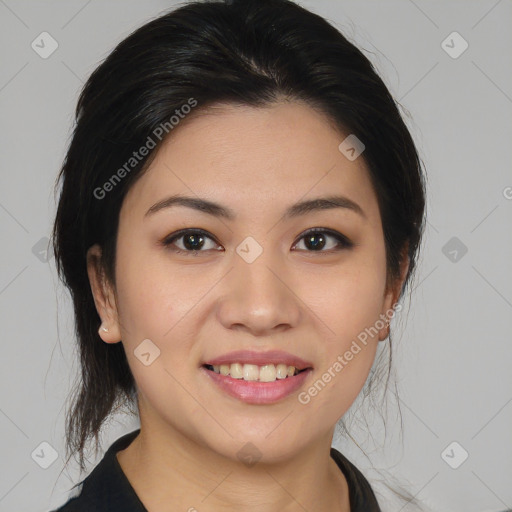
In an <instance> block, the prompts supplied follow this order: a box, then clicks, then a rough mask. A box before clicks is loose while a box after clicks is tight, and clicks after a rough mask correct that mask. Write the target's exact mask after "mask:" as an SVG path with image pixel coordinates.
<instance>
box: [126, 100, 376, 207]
mask: <svg viewBox="0 0 512 512" xmlns="http://www.w3.org/2000/svg"><path fill="white" fill-rule="evenodd" d="M347 135H348V134H344V133H342V132H341V131H340V130H339V129H337V128H336V127H335V126H334V125H333V124H332V123H330V122H329V120H328V119H327V118H326V117H325V116H324V115H323V114H321V113H319V112H317V111H316V110H313V109H312V108H311V107H309V106H307V105H305V104H303V103H300V102H292V103H279V104H277V105H273V106H270V107H264V108H255V107H248V106H238V105H236V106H235V105H218V106H214V107H211V108H209V109H208V110H205V111H198V112H196V113H194V114H193V115H190V116H189V118H185V119H184V121H181V125H178V126H177V128H174V130H173V131H172V132H171V133H170V135H169V136H168V137H167V139H166V140H165V141H164V142H163V144H162V145H161V147H160V148H159V150H158V153H157V155H156V157H155V159H154V160H153V161H152V163H151V165H150V166H149V168H148V170H147V172H146V173H145V174H144V175H143V176H142V177H141V178H140V180H138V181H137V182H136V183H135V184H134V185H133V186H132V188H131V189H130V190H129V192H128V194H127V196H126V198H125V202H124V203H123V209H124V211H125V213H126V212H128V213H129V215H137V216H138V217H141V216H144V214H145V212H146V211H147V209H148V208H149V207H150V206H151V205H152V204H154V203H155V202H156V201H158V200H161V199H163V198H164V197H165V196H166V195H169V194H171V193H182V194H186V195H188V196H191V195H192V196H197V197H201V198H208V199H211V200H213V201H216V202H222V203H224V204H225V203H226V202H227V203H229V205H230V206H231V208H232V209H234V210H235V211H239V212H240V216H243V215H244V214H245V215H249V216H250V215H252V216H254V212H255V209H256V211H271V210H275V209H276V208H277V209H284V208H285V207H286V206H288V205H289V204H292V203H295V202H297V201H299V200H300V199H307V198H313V197H318V196H321V195H332V194H334V193H340V194H343V195H346V196H348V197H349V198H350V199H352V200H353V201H355V202H358V203H359V204H361V206H363V208H365V210H369V211H368V213H369V214H370V216H371V215H372V214H375V213H377V214H378V211H377V212H375V207H376V197H375V195H374V192H373V187H372V185H371V181H370V178H369V174H368V170H367V168H366V164H365V162H364V160H363V158H362V157H359V158H357V159H355V160H353V161H351V160H349V159H347V158H346V157H345V156H344V154H342V153H341V152H340V150H339V149H338V146H339V145H340V143H341V142H342V141H343V140H344V139H345V138H346V136H347ZM123 209H122V210H123ZM372 211H373V213H372Z"/></svg>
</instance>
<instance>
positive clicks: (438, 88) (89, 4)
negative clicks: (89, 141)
mask: <svg viewBox="0 0 512 512" xmlns="http://www.w3.org/2000/svg"><path fill="white" fill-rule="evenodd" d="M299 3H301V4H302V5H304V6H305V7H308V8H310V9H312V10H314V11H316V12H318V13H319V14H321V15H323V16H326V17H327V18H328V19H329V20H331V21H332V22H333V23H334V24H336V26H337V27H338V28H340V29H341V30H342V31H343V32H344V34H345V35H346V36H347V37H348V38H349V39H350V40H351V41H353V42H355V43H356V44H357V45H358V46H359V47H360V48H361V49H362V50H363V51H364V53H365V54H366V55H367V56H368V57H369V59H370V60H371V61H372V62H373V63H374V65H375V66H376V68H377V70H378V71H379V72H380V74H381V76H382V77H383V78H384V80H385V82H386V83H387V85H388V87H389V88H390V90H391V92H392V94H393V95H394V96H395V97H396V98H397V99H398V100H399V101H400V103H401V105H402V106H403V107H404V112H405V115H406V122H407V124H408V126H409V127H410V129H411V132H412V134H413V136H414V138H415V140H416V142H417V145H418V147H419V150H420V153H421V157H422V158H423V161H424V163H425V165H426V168H427V173H428V180H429V182H428V195H429V198H428V220H429V224H428V227H427V232H426V237H425V242H424V245H423V248H424V252H423V255H422V258H421V260H420V263H419V268H418V277H417V280H416V282H415V287H416V288H415V290H414V294H413V300H412V301H411V304H410V311H409V313H408V314H407V313H406V312H407V310H408V306H409V302H408V301H406V307H405V308H404V313H402V314H401V315H402V316H403V317H404V318H403V319H402V320H401V321H400V322H398V323H397V326H396V327H397V328H398V329H399V330H400V333H398V332H397V333H396V334H395V346H396V352H395V354H396V357H395V364H396V375H397V379H398V389H399V392H400V395H399V396H400V402H399V404H400V408H401V411H402V414H403V420H404V436H403V439H401V438H400V437H399V420H398V419H397V418H396V414H394V413H393V412H392V413H390V414H389V416H388V419H387V423H386V425H387V428H388V437H387V438H386V439H385V440H384V437H383V426H382V422H380V420H379V418H378V415H377V416H376V418H375V421H372V416H371V415H370V417H369V420H370V433H368V432H366V427H365V426H364V424H361V426H360V427H359V429H358V428H357V425H356V424H355V425H354V427H353V428H354V430H353V431H352V432H353V436H354V438H355V439H357V440H358V442H359V443H360V444H361V446H362V447H363V448H364V450H365V451H366V452H367V453H368V455H369V457H370V458H371V460H372V462H373V463H374V464H375V467H376V468H377V470H378V471H377V470H375V469H372V468H371V467H370V463H369V462H368V460H367V458H366V457H365V456H364V455H363V453H362V452H361V451H360V450H359V449H358V448H357V447H356V446H355V444H354V443H353V442H352V441H350V440H345V439H343V438H342V437H340V436H336V438H335V443H334V445H335V446H336V447H337V448H338V449H340V450H341V451H343V452H344V453H345V454H346V455H347V456H348V457H349V458H351V459H352V460H353V462H354V463H355V464H356V465H358V467H360V468H361V469H362V470H363V471H364V472H365V474H366V475H367V476H368V478H369V479H370V481H371V482H372V485H374V486H375V489H376V492H377V494H378V496H379V497H380V499H381V502H382V507H383V510H384V511H398V510H404V511H405V512H407V511H410V510H413V509H414V508H413V507H412V506H409V505H407V506H403V503H402V504H397V503H394V502H393V501H392V499H391V498H388V497H387V496H388V494H389V493H384V489H385V487H384V486H383V485H381V484H380V483H379V482H378V478H382V477H381V476H380V475H379V471H384V470H387V471H388V472H389V473H391V474H392V475H394V476H395V477H396V478H397V481H399V482H402V483H403V484H404V485H405V486H406V487H407V488H408V489H409V490H410V492H411V493H412V494H413V495H416V496H417V498H418V499H420V500H422V501H423V502H424V503H427V504H429V505H430V506H431V507H432V510H436V511H437V510H438V511H451V510H454V511H462V510H464V511H465V512H474V511H484V510H485V511H487V510H488V511H491V510H493V511H498V510H504V509H506V508H512V428H511V427H512V403H511V402H512V372H511V371H510V362H511V360H512V357H511V356H512V343H511V332H512V315H511V313H512V270H511V262H512V257H511V256H512V229H511V220H512V188H511V187H512V172H511V161H512V158H511V157H512V149H511V147H512V116H511V113H512V66H511V62H510V60H511V55H512V52H511V49H512V45H511V42H512V33H511V32H512V31H511V30H510V28H511V27H510V20H512V2H511V1H510V0H508V1H507V0H500V1H496V0H492V1H483V0H482V1H444V2H440V1H439V2H434V1H420V0H415V1H414V2H413V1H408V0H400V1H380V2H378V1H374V2H370V1H361V0H359V1H345V0H343V1H341V0H324V1H319V0H317V1H312V0H308V1H302V2H299ZM173 5H175V3H174V2H171V1H147V2H140V1H123V2H121V1H113V0H110V1H102V2H100V1H99V0H90V1H83V0H80V1H78V0H72V1H71V0H67V1H14V0H0V38H1V46H0V48H1V50H0V51H1V58H2V60H1V62H2V66H1V69H0V108H1V113H2V115H1V121H0V123H1V124H0V130H1V141H2V151H1V153H0V158H1V173H0V229H1V235H2V236H1V238H2V251H1V252H0V261H1V267H0V315H1V316H0V318H1V322H0V325H1V334H2V357H1V358H0V365H1V370H0V389H1V400H0V432H1V437H0V443H1V450H2V451H1V453H2V458H1V462H0V465H1V467H0V472H1V475H2V477H1V479H0V511H12V510H16V511H17V512H29V511H30V512H37V511H39V512H45V511H47V510H49V509H50V508H53V507H56V506H57V505H59V504H61V503H63V502H64V501H65V500H66V497H67V490H68V489H69V487H70V486H71V485H72V483H74V482H75V478H76V477H77V473H76V469H75V466H74V465H72V466H70V467H69V468H68V469H67V470H65V471H62V472H61V470H62V467H63V462H64V436H63V433H64V410H65V405H66V399H67V397H68V392H69V389H70V386H71V383H72V380H73V378H74V376H75V374H76V372H77V369H78V365H77V360H76V358H75V353H74V348H73V316H72V309H71V305H70V299H69V297H68V295H67V293H66V291H65V290H64V289H63V287H62V286H61V285H60V284H59V282H58V281H57V278H56V272H55V267H54V260H53V259H52V258H50V260H49V261H45V254H44V250H43V251H41V247H43V246H44V245H45V243H46V241H47V240H45V237H48V236H49V234H50V229H51V223H52V220H53V215H54V213H55V201H54V198H53V192H52V186H53V182H54V179H55V176H56V173H57V171H58V169H59V167H60V165H61V163H62V159H63V157H64V154H65V149H66V145H67V143H68V140H69V137H70V134H71V129H72V119H73V111H74V108H75V104H76V100H77V97H78V92H79V89H80V87H81V86H82V83H83V82H84V81H85V79H86V78H87V77H88V75H89V74H90V73H91V72H92V71H93V69H94V68H95V67H96V65H97V64H98V63H99V61H100V60H101V59H103V58H104V57H105V56H106V55H107V54H108V53H109V52H110V50H112V49H113V47H114V45H115V44H116V43H117V42H119V41H120V40H121V39H123V38H124V37H126V36H127V35H128V34H129V33H130V32H131V31H132V30H133V29H135V28H136V27H138V26H140V25H141V24H143V23H144V22H146V21H148V20H149V19H150V18H153V17H154V16H156V15H158V14H159V13H161V12H162V11H163V10H166V9H168V8H170V7H172V6H173ZM43 31H47V32H49V33H50V34H51V36H52V37H53V38H54V39H55V40H56V41H57V42H58V48H57V50H56V51H55V52H54V53H53V54H52V55H51V56H50V57H48V58H47V59H43V58H41V57H40V56H39V55H38V54H37V53H36V52H35V51H34V50H33V49H32V47H31V43H32V41H34V40H36V38H37V37H38V36H39V34H40V33H41V32H43ZM453 31H457V32H458V33H459V34H460V35H461V36H462V37H463V38H464V40H466V41H467V43H468V44H469V47H468V48H467V50H466V51H465V52H464V53H462V54H461V55H460V56H458V57H457V58H453V57H451V56H450V55H449V54H448V53H447V52H446V51H445V49H443V47H442V42H443V41H444V40H445V39H446V38H447V36H448V35H449V34H451V33H452V32H453ZM452 39H453V37H452ZM447 44H448V45H450V46H452V47H453V48H452V49H451V50H450V51H451V52H452V53H453V52H454V51H455V52H457V51H458V50H460V49H461V48H462V46H461V41H460V40H457V39H454V40H453V43H452V42H451V40H450V39H448V41H447ZM507 187H508V188H507ZM453 237H456V240H452V239H453ZM41 240H42V241H41ZM446 244H448V245H446ZM464 247H465V248H467V252H466V253H465V254H463V249H464ZM454 251H455V252H454ZM454 260H455V261H454ZM399 334H400V335H399ZM389 410H390V411H394V410H396V399H392V400H390V403H389ZM353 411H354V408H352V410H351V413H352V412H353ZM137 426H138V423H137V420H136V419H135V418H129V417H126V416H123V415H119V416H116V417H115V418H114V420H113V421H111V422H110V423H109V425H108V427H107V428H106V429H105V431H104V435H103V437H102V441H103V447H104V448H107V447H108V446H109V445H110V443H111V442H112V441H113V440H114V439H116V438H117V437H119V436H120V435H122V434H123V433H125V432H128V431H131V430H133V429H134V428H137ZM372 437H373V438H374V441H372ZM44 441H46V442H47V443H50V445H51V446H52V447H53V448H54V449H55V450H56V451H57V453H58V458H57V459H56V460H55V462H54V463H53V464H52V465H50V466H49V467H48V468H47V469H43V468H41V467H40V466H39V465H38V464H37V463H36V462H35V461H34V460H33V458H32V457H31V454H32V453H33V452H34V450H36V452H37V450H39V451H40V444H41V443H42V442H44ZM454 441H455V442H457V443H458V445H457V446H456V448H455V449H454V451H453V452H452V451H450V450H448V454H449V457H448V458H447V457H446V455H445V456H444V457H443V455H442V454H443V453H444V451H445V449H446V448H447V447H448V446H449V445H450V444H451V443H452V442H454ZM459 446H460V447H459ZM462 449H464V450H466V451H467V452H468V454H469V456H468V458H467V460H465V461H464V463H463V464H461V465H460V466H459V467H458V468H457V469H453V468H452V467H450V466H449V465H448V464H447V462H445V460H450V461H451V462H452V464H454V463H455V462H457V461H460V458H459V457H460V454H461V453H462V452H461V450H462ZM45 453H47V451H45ZM100 457H101V453H100V454H98V455H97V456H96V457H95V456H94V454H93V453H92V454H91V458H90V468H91V469H92V467H93V466H94V464H95V463H96V462H97V461H99V459H100ZM382 474H383V475H384V474H385V473H382ZM401 507H403V508H401Z"/></svg>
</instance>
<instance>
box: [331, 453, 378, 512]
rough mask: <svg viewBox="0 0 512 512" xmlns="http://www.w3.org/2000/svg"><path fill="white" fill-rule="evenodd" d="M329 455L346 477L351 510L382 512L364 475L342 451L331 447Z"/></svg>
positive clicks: (356, 511)
mask: <svg viewBox="0 0 512 512" xmlns="http://www.w3.org/2000/svg"><path fill="white" fill-rule="evenodd" d="M331 457H332V458H333V459H334V461H335V462H336V464H337V465H338V467H339V468H340V470H341V471H342V472H343V474H344V475H345V478H346V479H347V484H348V488H349V497H350V507H351V511H352V512H382V511H381V508H380V507H379V504H378V502H377V498H376V497H375V493H374V492H373V489H372V487H371V485H370V482H368V480H367V479H366V477H365V476H364V475H363V474H362V473H361V471H359V469H357V467H356V466H355V465H354V464H352V462H350V461H349V460H348V459H347V458H346V457H345V456H344V455H343V454H342V453H340V452H339V451H338V450H336V449H335V448H331Z"/></svg>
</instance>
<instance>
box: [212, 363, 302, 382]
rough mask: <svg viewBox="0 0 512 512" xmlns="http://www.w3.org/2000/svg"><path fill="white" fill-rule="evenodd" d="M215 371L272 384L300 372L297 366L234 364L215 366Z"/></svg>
mask: <svg viewBox="0 0 512 512" xmlns="http://www.w3.org/2000/svg"><path fill="white" fill-rule="evenodd" d="M213 371H214V372H215V373H220V374H222V375H229V376H230V377H231V378H233V379H244V380H259V381H261V382H272V381H275V380H276V378H277V379H285V378H286V377H292V376H293V375H294V374H295V373H298V370H297V369H296V368H295V366H287V365H286V364H278V365H273V364H265V365H263V366H258V365H256V364H241V363H233V364H231V365H229V364H221V365H213Z"/></svg>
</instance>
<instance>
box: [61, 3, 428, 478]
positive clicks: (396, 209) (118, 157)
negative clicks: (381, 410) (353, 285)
mask: <svg viewBox="0 0 512 512" xmlns="http://www.w3.org/2000/svg"><path fill="white" fill-rule="evenodd" d="M283 100H285V101H301V102H305V103H306V104H307V105H309V106H311V107H312V108H313V109H315V110H316V111H318V112H321V113H323V114H324V115H325V116H326V117H327V118H328V119H329V121H330V122H331V123H333V125H334V126H336V127H337V128H338V129H339V130H340V131H341V132H342V133H345V134H346V135H348V134H354V135H355V136H356V137H357V138H358V139H359V140H361V141H362V142H363V143H364V145H365V149H364V152H363V154H362V155H361V158H363V159H364V161H365V163H366V164H367V167H368V169H369V173H370V177H371V182H372V184H373V187H374V190H375V193H376V196H377V199H378V205H379V209H380V215H381V219H382V228H383V233H384V241H385V249H386V263H387V278H388V282H389V283H391V282H393V281H394V280H395V279H398V278H399V276H400V264H401V262H402V261H403V258H404V257H408V259H409V269H408V272H407V275H406V279H405V282H404V286H403V287H402V289H401V293H400V297H402V296H403V293H404V290H405V289H406V287H407V286H409V282H410V280H411V277H412V275H413V272H414V269H415V264H416V259H417V255H418V250H419V245H420V241H421V237H422V233H423V228H424V210H425V183H424V176H423V173H422V165H421V161H420V158H419V156H418V153H417V150H416V148H415V144H414V142H413V140H412V137H411V135H410V133H409V131H408V129H407V127H406V125H405V123H404V121H403V119H402V117H401V114H400V112H399V109H398V106H397V103H396V102H395V100H394V99H393V97H392V96H391V94H390V92H389V91H388V89H387V87H386V86H385V84H384V83H383V81H382V80H381V78H380V77H379V76H378V74H377V73H376V71H375V69H374V67H373V65H372V64H371V63H370V61H369V60H368V59H367V58H366V57H365V55H364V54H363V53H362V52H361V51H360V50H359V49H358V48H356V47H355V46H354V45H353V44H352V43H350V42H349V41H348V40H347V39H346V38H345V36H343V35H342V34H341V33H340V32H339V30H337V29H336V28H335V27H333V26H332V25H331V24H329V23H328V22H327V21H326V20H325V19H323V18H322V17H321V16H319V15H316V14H313V13H312V12H310V11H308V10H306V9H304V8H302V7H300V6H299V5H297V4H295V3H293V2H292V1H289V0H233V1H228V0H226V1H198V2H190V3H187V4H184V5H182V6H180V7H179V8H175V9H173V10H172V11H170V12H168V13H166V14H164V15H161V16H159V17H157V18H155V19H153V20H151V21H150V22H148V23H146V24H145V25H143V26H142V27H140V28H139V29H137V30H135V31H134V32H133V33H132V34H130V35H129V36H128V37H127V38H126V39H124V40H123V41H121V42H120V43H119V44H118V45H117V47H116V48H115V49H114V50H113V51H112V52H111V53H110V54H109V55H108V57H107V58H106V59H105V60H104V61H103V62H102V63H101V64H100V65H99V66H98V67H97V68H96V69H95V71H94V72H93V73H92V74H91V76H90V77H89V79H88V80H87V82H86V83H85V85H84V87H83V89H82V91H81V94H80V97H79V100H78V104H77V107H76V122H75V126H74V131H73V135H72V139H71V141H70V144H69V147H68V150H67V154H66V156H65V160H64V162H63V165H62V168H61V170H60V173H59V175H58V177H57V181H56V187H57V186H58V185H61V187H62V188H61V195H60V199H59V203H58V209H57V214H56V218H55V223H54V227H53V234H52V235H53V239H52V241H53V249H54V253H55V258H56V264H57V270H58V273H59V276H60V278H61V279H62V280H63V282H64V283H65V285H66V286H67V287H68V288H69V290H70V293H71V297H72V300H73V305H74V314H75V323H76V337H77V341H78V350H79V357H80V364H81V378H80V382H78V383H76V387H75V388H74V395H73V402H72V407H71V408H70V409H68V414H67V423H66V437H67V443H66V449H67V453H68V455H70V454H74V453H78V454H79V455H80V468H81V469H84V467H85V466H84V456H83V454H84V449H85V446H86V444H87V442H88V440H90V439H92V438H93V437H94V438H95V440H96V447H97V446H98V436H99V433H100V430H101V427H102V425H103V424H104V422H105V420H106V419H107V418H108V417H109V416H110V415H111V414H112V413H113V412H114V411H116V410H118V408H119V407H121V406H125V405H127V406H128V407H129V408H132V409H131V410H133V407H134V403H135V400H136V389H135V382H134V378H133V376H132V374H131V371H130V368H129V366H128V362H127V359H126V356H125V352H124V348H123V345H122V343H116V344H110V343H104V342H102V340H101V338H100V336H99V334H98V328H99V326H100V323H101V320H100V317H99V315H98V313H97V310H96V307H95V303H94V300H93V295H92V291H91V286H90V284H89V279H88V274H87V265H86V253H87V250H88V249H89V248H90V247H91V246H92V245H94V244H99V245H100V246H101V248H102V261H101V263H102V267H103V269H104V272H105V275H106V276H107V278H108V279H109V280H110V281H111V282H112V283H115V257H116V251H115V249H116V238H117V229H118V221H119V211H120V208H121V204H122V202H123V199H124V197H125V196H126V193H127V192H128V190H129V189H130V187H131V186H132V185H133V184H134V183H135V181H136V180H137V179H139V178H140V177H141V176H142V174H143V172H144V171H145V170H147V168H148V166H149V163H150V162H151V161H152V159H153V158H154V156H155V155H156V152H157V151H158V149H159V147H160V146H161V144H162V142H163V141H164V140H165V137H166V136H168V137H172V124H173V123H172V121H171V118H172V117H173V116H178V115H179V113H180V112H181V113H183V112H186V111H185V110H184V109H183V106H184V105H189V106H190V108H189V109H188V110H192V112H191V114H190V115H191V116H193V115H194V113H195V112H200V111H201V109H205V108H207V107H209V106H212V105H215V104H219V103H228V104H233V105H248V106H253V107H265V106H269V105H272V104H275V103H276V102H279V101H283ZM192 105H193V106H192ZM159 127H160V128H159ZM161 127H165V128H164V132H162V129H161ZM177 129H179V125H178V126H177ZM157 134H160V137H159V136H158V135H157ZM148 137H149V138H151V140H152V141H153V142H154V144H152V145H154V147H153V148H152V149H151V150H150V152H149V154H148V155H146V156H144V157H142V158H140V159H138V160H137V162H134V161H133V160H132V164H133V165H130V167H129V169H127V167H126V162H128V161H130V159H131V158H133V152H134V151H135V150H137V149H138V148H140V147H142V146H144V145H147V144H148V140H149V139H148ZM123 166H124V169H125V172H124V173H121V174H122V176H123V178H122V179H120V180H118V181H116V182H115V183H112V177H113V175H115V174H116V173H117V175H118V176H119V175H120V173H119V172H118V170H120V169H122V168H123ZM106 183H110V184H111V185H110V188H109V192H108V195H107V196H106V197H104V198H102V197H101V195H102V194H100V193H99V192H98V191H100V190H105V188H104V187H105V184H106ZM404 251H405V252H404ZM389 345H390V346H389V362H388V365H387V366H388V369H391V361H392V356H391V354H392V353H391V340H389ZM377 375H378V372H376V373H375V374H373V375H372V379H373V378H376V376H377ZM388 377H389V374H388ZM387 385H388V382H387V381H386V389H387Z"/></svg>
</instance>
